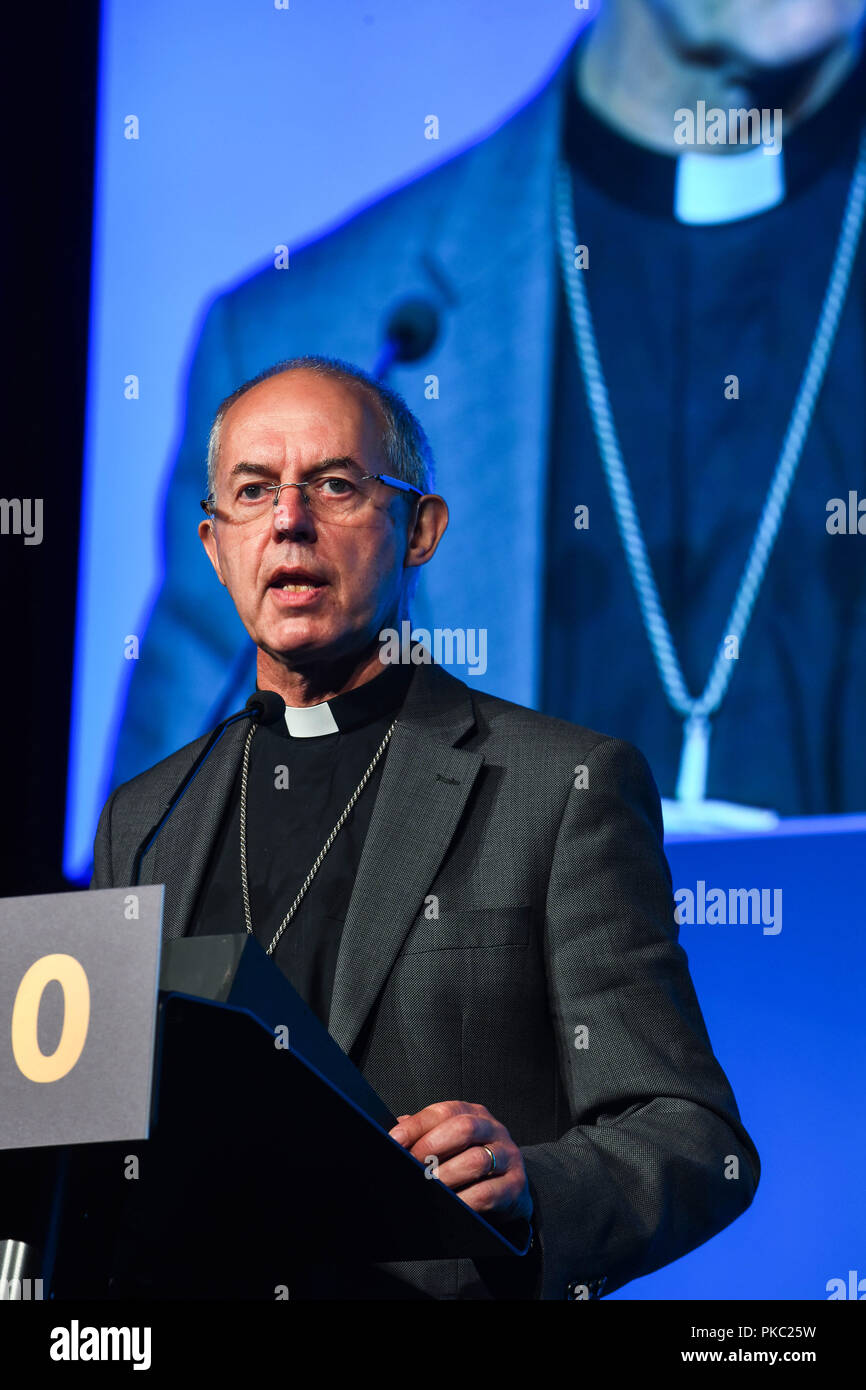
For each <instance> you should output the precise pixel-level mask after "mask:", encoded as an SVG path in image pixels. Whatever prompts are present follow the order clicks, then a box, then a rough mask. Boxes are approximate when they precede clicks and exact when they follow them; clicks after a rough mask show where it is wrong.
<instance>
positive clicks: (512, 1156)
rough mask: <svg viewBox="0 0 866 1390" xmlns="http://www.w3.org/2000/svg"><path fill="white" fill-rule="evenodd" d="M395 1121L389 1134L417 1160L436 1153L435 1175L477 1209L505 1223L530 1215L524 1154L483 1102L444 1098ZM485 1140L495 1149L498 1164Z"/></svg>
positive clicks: (530, 1208) (530, 1202)
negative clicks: (474, 1103)
mask: <svg viewBox="0 0 866 1390" xmlns="http://www.w3.org/2000/svg"><path fill="white" fill-rule="evenodd" d="M397 1119H398V1122H399V1123H398V1124H396V1125H395V1126H394V1128H393V1129H392V1130H390V1131H389V1132H390V1135H391V1138H392V1139H395V1140H396V1141H397V1143H398V1144H402V1146H403V1148H404V1149H408V1151H409V1153H410V1154H411V1155H412V1157H413V1158H417V1159H418V1161H419V1163H425V1162H427V1161H428V1160H429V1159H430V1158H431V1157H435V1158H436V1160H437V1165H436V1167H435V1168H434V1170H433V1171H434V1173H435V1176H436V1177H437V1178H438V1179H439V1181H440V1182H444V1183H445V1185H446V1187H450V1188H451V1189H452V1190H453V1191H454V1192H456V1193H457V1195H458V1197H459V1198H460V1199H461V1201H463V1202H465V1203H466V1205H467V1206H468V1207H471V1208H472V1210H473V1211H477V1212H480V1213H481V1215H482V1216H487V1215H488V1214H490V1215H495V1216H497V1217H499V1218H500V1219H501V1220H503V1221H516V1220H518V1218H520V1217H525V1218H526V1219H527V1220H528V1219H529V1217H530V1216H531V1215H532V1194H531V1193H530V1191H529V1183H528V1181H527V1177H526V1169H525V1168H524V1166H523V1156H522V1154H521V1152H520V1150H519V1148H518V1147H517V1145H516V1144H515V1142H514V1140H513V1139H512V1137H511V1135H510V1134H509V1133H508V1130H507V1129H506V1128H505V1126H504V1125H501V1124H500V1123H499V1121H498V1120H494V1118H493V1116H492V1115H491V1113H490V1111H489V1110H486V1109H485V1107H484V1106H483V1105H471V1104H470V1103H469V1102H468V1101H465V1100H440V1101H437V1102H436V1103H435V1104H434V1105H427V1106H425V1107H424V1109H423V1110H419V1111H418V1113H417V1114H415V1115H398V1116H397ZM485 1144H486V1145H487V1146H488V1148H490V1149H491V1150H492V1151H493V1154H494V1157H495V1159H496V1166H495V1168H494V1166H493V1160H492V1159H491V1157H490V1154H489V1153H488V1152H487V1149H486V1148H484V1147H483V1146H484V1145H485Z"/></svg>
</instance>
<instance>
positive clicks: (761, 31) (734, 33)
mask: <svg viewBox="0 0 866 1390" xmlns="http://www.w3.org/2000/svg"><path fill="white" fill-rule="evenodd" d="M650 3H651V4H652V5H653V7H654V8H655V9H656V10H657V11H658V12H659V14H660V15H661V17H662V18H663V20H664V21H665V23H666V24H667V26H668V28H669V31H670V33H671V35H672V37H673V38H674V40H675V42H676V43H677V45H678V46H681V47H683V48H685V49H688V50H691V51H692V52H700V51H701V50H703V51H704V52H707V53H710V52H713V51H718V52H719V53H721V54H725V55H727V59H728V61H730V62H731V63H732V64H736V63H737V62H742V63H743V65H744V66H746V67H748V66H752V65H754V66H756V67H769V68H773V67H779V66H782V65H783V64H788V63H799V62H803V61H805V60H807V59H809V58H811V57H813V56H814V55H817V54H819V53H820V52H822V51H823V50H824V49H825V48H828V47H830V46H831V45H832V44H836V43H838V42H839V41H840V39H842V38H844V37H845V36H846V35H848V34H850V33H852V32H853V31H854V30H855V29H856V28H857V26H858V25H859V24H860V23H861V22H862V20H863V16H864V12H866V0H650Z"/></svg>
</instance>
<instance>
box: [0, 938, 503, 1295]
mask: <svg viewBox="0 0 866 1390" xmlns="http://www.w3.org/2000/svg"><path fill="white" fill-rule="evenodd" d="M154 1037H155V1053H154V1065H153V1082H152V1100H151V1120H150V1132H149V1137H148V1138H146V1139H137V1140H130V1141H127V1140H122V1139H121V1140H118V1141H116V1142H109V1143H99V1144H92V1143H83V1144H82V1143H77V1144H72V1145H64V1146H53V1147H48V1148H46V1147H43V1148H41V1149H36V1150H32V1151H30V1152H29V1154H26V1155H25V1154H24V1153H23V1152H22V1151H19V1152H18V1154H17V1155H16V1154H15V1153H14V1151H13V1153H12V1154H11V1155H10V1154H4V1155H0V1157H2V1159H3V1160H4V1161H5V1162H7V1163H8V1162H10V1161H12V1162H16V1161H17V1176H16V1181H17V1182H18V1184H19V1187H18V1193H19V1196H20V1195H21V1192H20V1183H21V1182H22V1181H27V1179H26V1178H25V1179H22V1177H21V1169H22V1164H21V1159H22V1157H25V1156H26V1158H28V1159H30V1158H32V1160H33V1162H32V1167H31V1165H30V1164H29V1163H27V1165H26V1168H25V1172H29V1173H31V1174H32V1180H33V1182H34V1183H41V1184H42V1186H41V1189H40V1192H41V1197H40V1196H39V1195H38V1194H37V1196H36V1198H34V1196H33V1193H32V1192H31V1193H30V1194H29V1195H28V1202H29V1204H30V1206H31V1208H32V1207H33V1206H34V1204H35V1205H36V1206H39V1204H40V1202H41V1204H42V1209H43V1210H42V1216H43V1221H42V1227H43V1230H44V1233H45V1234H44V1239H43V1242H42V1244H43V1261H42V1270H43V1272H44V1273H45V1274H46V1275H47V1278H46V1280H45V1294H46V1296H47V1295H48V1289H49V1287H50V1291H51V1295H52V1296H53V1297H55V1298H57V1299H66V1298H73V1297H85V1298H149V1297H156V1298H228V1299H234V1298H261V1299H270V1300H273V1299H274V1298H277V1297H288V1298H315V1297H336V1296H339V1293H338V1292H337V1291H338V1290H340V1289H343V1290H344V1289H345V1288H346V1287H347V1283H351V1282H352V1281H354V1280H363V1279H364V1278H365V1277H367V1274H368V1273H370V1271H371V1266H372V1265H374V1264H375V1263H377V1262H383V1261H387V1262H390V1261H401V1260H415V1259H439V1258H441V1259H445V1258H457V1257H468V1258H473V1257H478V1258H479V1259H484V1260H487V1259H490V1258H494V1257H499V1258H501V1259H502V1260H505V1261H513V1260H519V1259H520V1258H521V1256H523V1255H524V1254H525V1252H526V1246H527V1243H528V1242H527V1237H528V1227H527V1223H526V1222H520V1223H516V1224H514V1225H512V1226H510V1227H502V1228H500V1229H497V1228H496V1227H495V1226H494V1225H492V1224H491V1223H490V1222H488V1221H487V1220H485V1219H484V1218H483V1217H480V1216H479V1215H477V1214H476V1213H475V1212H473V1211H472V1210H471V1209H470V1208H469V1207H467V1206H466V1204H465V1203H464V1202H462V1201H461V1200H460V1198H459V1197H458V1196H457V1195H456V1194H455V1193H453V1192H452V1191H451V1190H450V1189H449V1188H447V1187H446V1186H445V1185H444V1184H443V1183H440V1182H438V1181H436V1180H435V1179H434V1180H430V1178H429V1170H428V1167H427V1166H426V1165H424V1164H423V1163H419V1162H418V1161H417V1160H416V1159H415V1158H413V1157H412V1156H411V1155H410V1154H408V1153H407V1152H406V1151H405V1150H404V1149H402V1148H401V1146H400V1145H399V1144H397V1143H395V1141H394V1140H392V1139H391V1138H390V1137H389V1135H388V1132H387V1131H388V1129H390V1128H391V1127H392V1126H393V1125H394V1124H396V1117H395V1116H393V1115H392V1114H391V1113H390V1111H389V1110H388V1108H387V1106H386V1105H385V1104H384V1103H383V1101H382V1100H381V1099H380V1098H379V1097H378V1096H377V1095H376V1094H375V1092H374V1091H373V1090H372V1089H371V1087H370V1086H369V1085H368V1083H367V1082H366V1081H365V1079H364V1077H363V1076H362V1075H361V1073H360V1072H359V1071H358V1069H357V1068H356V1067H355V1066H354V1064H353V1063H352V1062H351V1061H350V1059H349V1058H348V1057H347V1056H346V1054H345V1053H344V1052H342V1050H341V1049H340V1048H339V1046H338V1045H337V1043H336V1042H335V1041H334V1039H333V1038H332V1037H331V1035H330V1034H329V1033H328V1032H327V1030H326V1029H325V1028H324V1027H323V1025H322V1024H321V1023H320V1022H319V1020H318V1019H317V1018H316V1017H315V1016H314V1015H313V1014H312V1013H311V1011H310V1010H309V1009H308V1008H307V1006H306V1005H305V1004H304V1002H303V1000H302V999H301V998H300V996H299V995H298V994H297V993H296V991H295V990H294V989H293V988H292V987H291V985H290V984H289V982H288V981H287V980H286V979H285V978H284V976H283V975H282V974H281V972H280V971H279V970H278V969H277V968H276V966H274V964H273V962H272V961H271V960H270V959H269V958H268V957H267V956H266V954H265V953H264V951H263V950H262V949H261V947H260V946H259V945H258V943H257V942H256V941H255V940H254V939H253V938H252V937H250V936H249V935H238V936H220V937H200V938H192V939H189V940H181V941H175V942H168V943H165V945H164V946H163V954H162V961H161V967H160V977H159V995H158V1001H157V1014H156V1028H155V1033H154ZM0 1166H2V1165H0ZM46 1174H47V1176H46ZM0 1236H2V1237H4V1238H11V1237H14V1236H15V1201H14V1200H13V1198H12V1193H11V1191H10V1186H9V1183H8V1182H4V1183H3V1197H2V1199H0ZM509 1237H513V1238H509ZM371 1277H374V1276H373V1275H372V1274H371Z"/></svg>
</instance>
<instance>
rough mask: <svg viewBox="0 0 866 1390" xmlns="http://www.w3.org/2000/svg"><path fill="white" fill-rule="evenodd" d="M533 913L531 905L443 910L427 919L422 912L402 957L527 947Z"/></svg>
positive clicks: (407, 939)
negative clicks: (424, 952) (498, 947)
mask: <svg viewBox="0 0 866 1390" xmlns="http://www.w3.org/2000/svg"><path fill="white" fill-rule="evenodd" d="M532 911H533V910H532V908H531V907H529V906H525V907H508V908H501V907H470V908H464V909H462V910H460V911H453V912H445V911H440V912H439V915H438V917H425V915H424V913H423V912H422V913H421V914H420V915H419V916H418V917H417V918H416V919H415V924H414V926H413V927H412V930H411V931H410V932H409V935H408V936H407V937H406V940H405V942H404V944H403V949H402V951H401V952H400V954H401V955H403V956H413V955H418V954H419V953H420V952H421V951H453V950H464V951H465V950H480V949H483V948H489V947H493V946H502V947H508V946H512V947H520V946H527V945H528V944H529V930H530V925H531V922H532Z"/></svg>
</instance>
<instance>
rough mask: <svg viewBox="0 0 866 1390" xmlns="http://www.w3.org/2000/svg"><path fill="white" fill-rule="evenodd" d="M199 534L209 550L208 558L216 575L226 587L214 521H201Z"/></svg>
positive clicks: (207, 550)
mask: <svg viewBox="0 0 866 1390" xmlns="http://www.w3.org/2000/svg"><path fill="white" fill-rule="evenodd" d="M198 534H199V538H200V540H201V543H202V545H203V546H204V548H205V550H206V552H207V558H208V559H209V560H210V562H211V564H212V565H213V567H214V569H215V570H216V577H217V579H218V580H219V582H220V583H221V584H222V586H223V588H225V587H226V582H225V580H224V579H223V572H222V570H221V569H220V557H219V549H218V547H217V543H216V536H215V535H214V529H213V522H212V521H200V522H199V524H198Z"/></svg>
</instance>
